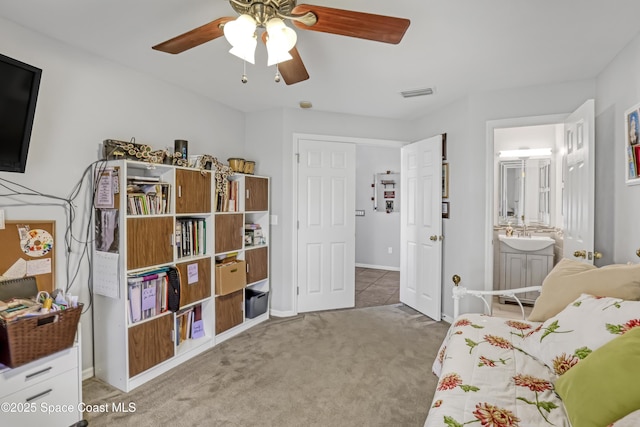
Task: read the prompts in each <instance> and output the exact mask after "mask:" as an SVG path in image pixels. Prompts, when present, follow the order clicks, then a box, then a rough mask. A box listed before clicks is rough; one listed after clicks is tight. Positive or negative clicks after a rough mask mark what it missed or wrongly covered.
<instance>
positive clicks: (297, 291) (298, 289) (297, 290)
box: [296, 286, 300, 295]
mask: <svg viewBox="0 0 640 427" xmlns="http://www.w3.org/2000/svg"><path fill="white" fill-rule="evenodd" d="M296 295H300V286H298V287H297V288H296Z"/></svg>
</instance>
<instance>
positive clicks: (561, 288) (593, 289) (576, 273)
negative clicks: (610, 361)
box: [528, 258, 640, 322]
mask: <svg viewBox="0 0 640 427" xmlns="http://www.w3.org/2000/svg"><path fill="white" fill-rule="evenodd" d="M581 294H590V295H596V296H602V297H611V298H620V299H624V300H640V264H612V265H607V266H604V267H601V268H597V267H594V266H593V265H590V264H585V263H582V262H578V261H573V260H570V259H568V258H563V259H562V260H560V262H559V263H558V264H556V266H555V267H553V270H551V272H550V273H549V275H548V276H547V277H546V278H545V279H544V281H543V282H542V291H541V292H540V296H539V297H538V299H537V300H536V302H535V304H534V306H533V310H531V314H530V315H529V317H528V320H530V321H532V322H544V321H545V320H547V319H549V318H550V317H553V316H555V315H556V314H558V313H560V312H561V311H562V310H563V309H564V308H565V307H566V306H567V305H568V304H570V303H571V302H573V301H574V300H575V299H576V298H578V297H579V296H580V295H581Z"/></svg>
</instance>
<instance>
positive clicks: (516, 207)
mask: <svg viewBox="0 0 640 427" xmlns="http://www.w3.org/2000/svg"><path fill="white" fill-rule="evenodd" d="M524 166H525V164H524V160H503V161H501V162H500V163H499V168H500V191H499V194H500V204H499V206H498V216H499V218H500V222H499V223H500V224H508V223H511V224H512V225H518V224H520V223H521V219H522V217H523V216H524V206H525V199H524V184H525V173H524Z"/></svg>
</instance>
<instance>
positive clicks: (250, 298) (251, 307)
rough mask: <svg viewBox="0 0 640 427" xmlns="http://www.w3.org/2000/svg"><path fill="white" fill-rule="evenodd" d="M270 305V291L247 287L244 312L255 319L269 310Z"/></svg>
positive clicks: (246, 315) (248, 317)
mask: <svg viewBox="0 0 640 427" xmlns="http://www.w3.org/2000/svg"><path fill="white" fill-rule="evenodd" d="M268 307H269V291H266V292H261V291H256V290H254V289H250V288H247V289H246V290H245V294H244V314H245V317H246V318H247V319H253V318H254V317H258V316H260V315H261V314H264V313H266V312H267V308H268Z"/></svg>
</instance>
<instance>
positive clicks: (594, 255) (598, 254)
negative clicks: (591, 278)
mask: <svg viewBox="0 0 640 427" xmlns="http://www.w3.org/2000/svg"><path fill="white" fill-rule="evenodd" d="M593 257H594V258H595V259H600V258H602V254H601V253H600V252H598V251H593Z"/></svg>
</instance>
